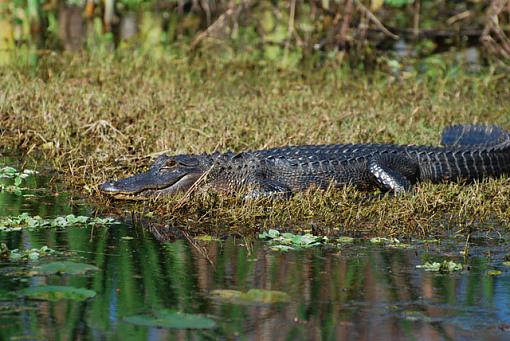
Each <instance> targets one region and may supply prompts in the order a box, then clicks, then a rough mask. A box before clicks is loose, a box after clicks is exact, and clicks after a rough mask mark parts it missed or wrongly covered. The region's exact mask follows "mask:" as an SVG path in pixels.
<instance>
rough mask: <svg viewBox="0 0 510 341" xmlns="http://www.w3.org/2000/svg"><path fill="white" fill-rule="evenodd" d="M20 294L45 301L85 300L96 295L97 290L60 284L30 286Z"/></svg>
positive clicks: (19, 292)
mask: <svg viewBox="0 0 510 341" xmlns="http://www.w3.org/2000/svg"><path fill="white" fill-rule="evenodd" d="M18 295H19V296H26V297H28V298H30V299H35V300H44V301H53V302H55V301H59V300H73V301H84V300H86V299H88V298H91V297H94V296H96V292H95V291H93V290H88V289H84V288H75V287H67V286H59V285H46V286H38V287H30V288H26V289H23V290H20V291H18Z"/></svg>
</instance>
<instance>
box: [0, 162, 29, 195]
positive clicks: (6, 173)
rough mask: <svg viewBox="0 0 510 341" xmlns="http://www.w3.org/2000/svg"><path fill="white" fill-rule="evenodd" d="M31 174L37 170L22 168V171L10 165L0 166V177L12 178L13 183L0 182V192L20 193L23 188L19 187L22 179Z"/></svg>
mask: <svg viewBox="0 0 510 341" xmlns="http://www.w3.org/2000/svg"><path fill="white" fill-rule="evenodd" d="M32 174H37V172H36V171H34V170H31V169H24V170H23V171H22V172H19V171H18V170H17V169H16V168H14V167H10V166H5V167H2V168H0V179H1V178H7V179H14V184H11V185H6V184H2V183H0V192H2V191H6V192H11V193H14V194H17V195H21V194H22V190H23V189H24V188H23V187H21V184H22V182H23V179H26V178H28V177H29V176H30V175H32Z"/></svg>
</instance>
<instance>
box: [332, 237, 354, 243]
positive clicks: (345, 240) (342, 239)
mask: <svg viewBox="0 0 510 341" xmlns="http://www.w3.org/2000/svg"><path fill="white" fill-rule="evenodd" d="M335 241H336V242H337V243H340V244H342V243H354V238H353V237H348V236H342V237H338V238H336V239H335Z"/></svg>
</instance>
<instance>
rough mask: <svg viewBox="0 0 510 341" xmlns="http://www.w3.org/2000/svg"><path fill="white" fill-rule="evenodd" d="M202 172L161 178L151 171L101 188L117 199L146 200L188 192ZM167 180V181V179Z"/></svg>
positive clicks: (100, 188) (106, 183)
mask: <svg viewBox="0 0 510 341" xmlns="http://www.w3.org/2000/svg"><path fill="white" fill-rule="evenodd" d="M200 175H201V174H200V173H183V174H180V175H175V174H174V175H173V176H172V177H168V179H160V178H158V177H156V179H157V180H156V181H155V180H154V175H153V174H150V173H141V174H137V175H134V176H131V177H128V178H124V179H120V180H117V181H107V182H105V183H103V184H102V185H100V186H99V190H100V191H101V192H103V193H104V194H108V195H110V196H112V197H113V198H115V199H123V200H145V199H148V198H157V197H160V196H167V195H175V194H177V193H182V192H186V191H187V190H188V189H189V188H190V187H191V186H193V184H194V183H195V182H196V181H197V180H198V179H199V178H200ZM165 180H166V181H165Z"/></svg>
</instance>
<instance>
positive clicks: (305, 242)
mask: <svg viewBox="0 0 510 341" xmlns="http://www.w3.org/2000/svg"><path fill="white" fill-rule="evenodd" d="M259 239H267V240H269V243H270V244H271V249H272V250H274V251H289V250H295V249H306V248H310V247H314V246H318V245H321V244H323V243H325V242H327V238H326V237H320V236H314V235H312V234H310V233H307V234H303V235H298V234H293V233H280V232H279V231H277V230H269V231H267V232H263V233H261V234H259Z"/></svg>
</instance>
